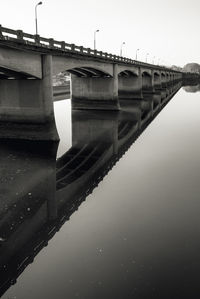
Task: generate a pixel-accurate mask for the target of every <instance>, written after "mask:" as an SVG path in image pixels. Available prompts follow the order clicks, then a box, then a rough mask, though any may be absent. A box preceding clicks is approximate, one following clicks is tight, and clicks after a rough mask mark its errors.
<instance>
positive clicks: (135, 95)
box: [119, 71, 142, 100]
mask: <svg viewBox="0 0 200 299" xmlns="http://www.w3.org/2000/svg"><path fill="white" fill-rule="evenodd" d="M119 98H120V99H121V100H123V99H126V100H127V99H141V98H142V79H141V71H140V72H139V74H138V76H137V75H132V76H130V77H123V76H121V77H120V76H119Z"/></svg>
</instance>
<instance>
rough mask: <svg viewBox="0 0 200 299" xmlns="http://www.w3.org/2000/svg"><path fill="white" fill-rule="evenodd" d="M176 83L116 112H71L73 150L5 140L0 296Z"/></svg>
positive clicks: (170, 94)
mask: <svg viewBox="0 0 200 299" xmlns="http://www.w3.org/2000/svg"><path fill="white" fill-rule="evenodd" d="M179 88H180V83H177V84H176V85H174V86H171V87H170V88H167V89H165V90H163V91H162V93H160V94H157V95H154V96H152V97H150V96H147V97H146V98H144V99H143V100H142V101H141V100H140V101H137V100H135V101H134V102H133V101H131V102H130V101H129V100H124V101H122V102H121V107H122V109H121V111H120V112H109V114H108V113H105V112H102V111H99V112H95V111H92V112H89V111H74V112H73V113H72V131H73V132H72V133H73V134H72V136H73V137H72V139H73V140H72V147H71V149H70V150H69V151H67V152H66V153H65V154H64V155H63V156H62V157H61V158H59V159H58V160H57V161H56V158H55V157H56V150H57V145H56V144H53V143H49V142H48V143H45V142H41V143H38V142H37V144H35V143H34V142H26V143H24V142H20V141H18V142H13V141H5V142H4V143H3V144H2V146H1V149H0V157H1V166H2V167H1V172H2V173H1V178H2V179H1V186H2V187H1V190H0V194H1V197H2V199H1V206H0V213H1V220H0V237H1V239H0V242H1V243H0V273H1V275H0V277H1V278H0V295H2V294H3V293H4V292H5V291H6V290H7V289H8V288H9V286H10V285H11V284H14V283H15V282H16V279H17V277H18V276H19V275H20V274H21V273H22V272H23V270H24V269H25V268H26V267H27V265H28V264H30V263H32V262H33V260H34V258H35V256H36V255H37V254H38V253H39V252H40V250H41V249H42V248H43V247H44V246H47V244H48V241H49V240H50V239H51V238H52V237H53V236H54V234H55V233H56V232H57V231H59V229H60V228H61V226H62V225H63V224H64V223H65V222H66V221H67V220H69V218H70V216H71V215H72V214H73V213H74V212H75V211H76V210H77V209H78V207H79V206H80V204H81V203H82V202H83V201H84V200H85V198H86V197H87V195H88V194H90V193H91V192H92V190H93V189H94V188H95V187H96V186H97V185H98V183H99V182H100V181H101V180H102V179H103V178H104V176H105V175H106V174H107V173H108V171H109V170H110V169H111V168H112V167H113V165H114V164H115V163H116V162H117V161H118V160H119V159H120V158H121V157H122V156H123V154H124V153H125V152H126V151H127V149H128V148H129V147H130V146H131V144H132V143H133V142H134V141H135V140H136V139H137V137H138V136H139V135H140V134H141V133H142V132H143V131H144V129H145V128H146V127H147V126H148V124H149V123H150V122H151V121H152V120H153V119H154V118H155V117H156V115H157V114H158V113H159V112H160V110H161V109H162V108H163V107H164V106H165V105H166V104H167V103H168V101H169V100H170V99H171V98H172V97H173V95H174V94H175V93H176V92H177V91H178V90H179Z"/></svg>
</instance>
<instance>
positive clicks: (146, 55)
mask: <svg viewBox="0 0 200 299" xmlns="http://www.w3.org/2000/svg"><path fill="white" fill-rule="evenodd" d="M148 55H149V53H147V54H146V60H145V61H146V62H147V56H148Z"/></svg>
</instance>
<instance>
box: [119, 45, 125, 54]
mask: <svg viewBox="0 0 200 299" xmlns="http://www.w3.org/2000/svg"><path fill="white" fill-rule="evenodd" d="M123 45H125V42H123V43H122V44H121V48H120V56H121V57H122V48H123Z"/></svg>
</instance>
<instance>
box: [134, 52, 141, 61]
mask: <svg viewBox="0 0 200 299" xmlns="http://www.w3.org/2000/svg"><path fill="white" fill-rule="evenodd" d="M139 50H140V49H137V50H136V54H135V60H137V53H138V51H139Z"/></svg>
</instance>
